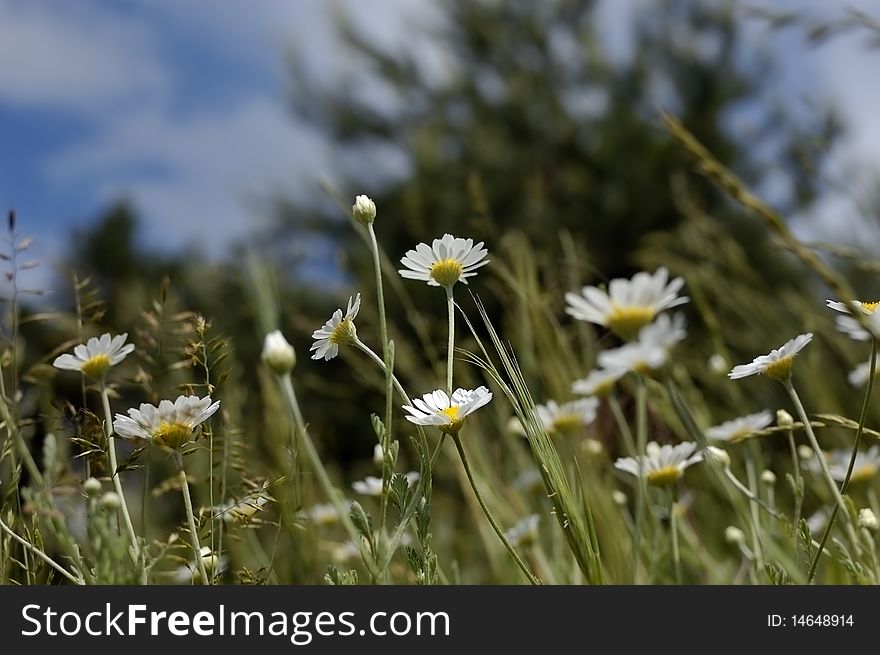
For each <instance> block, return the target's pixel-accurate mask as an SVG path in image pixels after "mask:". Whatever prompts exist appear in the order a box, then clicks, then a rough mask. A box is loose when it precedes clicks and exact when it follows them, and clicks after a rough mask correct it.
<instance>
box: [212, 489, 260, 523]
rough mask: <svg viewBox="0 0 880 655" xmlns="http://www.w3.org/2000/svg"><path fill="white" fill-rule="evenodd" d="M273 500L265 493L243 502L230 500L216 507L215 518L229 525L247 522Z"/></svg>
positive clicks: (250, 497)
mask: <svg viewBox="0 0 880 655" xmlns="http://www.w3.org/2000/svg"><path fill="white" fill-rule="evenodd" d="M270 500H272V499H271V498H270V497H269V496H268V495H266V494H264V493H262V492H261V493H258V494H254V495H251V496H249V497H247V498H245V499H243V500H230V501H228V502H225V503H223V504H222V505H219V506H217V507H214V510H213V512H212V513H213V514H214V516H221V517H223V520H224V521H226V522H227V523H235V522H242V523H244V522H247V521H249V520H250V519H252V518H253V516H254V514H256V513H257V512H259V511H260V510H261V509H263V507H265V506H266V504H267V503H268V502H269V501H270Z"/></svg>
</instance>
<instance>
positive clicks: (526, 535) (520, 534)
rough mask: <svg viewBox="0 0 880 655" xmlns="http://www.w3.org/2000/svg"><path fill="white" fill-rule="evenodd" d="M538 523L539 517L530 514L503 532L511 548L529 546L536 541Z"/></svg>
mask: <svg viewBox="0 0 880 655" xmlns="http://www.w3.org/2000/svg"><path fill="white" fill-rule="evenodd" d="M539 521H540V517H539V516H538V515H537V514H530V515H529V516H527V517H526V518H524V519H522V520H521V521H520V522H519V523H517V524H516V525H514V526H513V527H512V528H510V530H508V531H507V532H505V533H504V536H505V538H506V539H507V541H509V542H510V545H511V546H513V547H517V546H529V545H531V544H533V543H535V541H536V540H537V539H538V522H539Z"/></svg>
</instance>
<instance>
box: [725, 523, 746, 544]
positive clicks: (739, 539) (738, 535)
mask: <svg viewBox="0 0 880 655" xmlns="http://www.w3.org/2000/svg"><path fill="white" fill-rule="evenodd" d="M724 541H726V542H727V543H729V544H736V545H741V544H744V543H745V541H746V535H745V534H743V531H742V530H740V529H739V528H738V527H736V526H734V525H728V526H727V527H726V528H725V529H724Z"/></svg>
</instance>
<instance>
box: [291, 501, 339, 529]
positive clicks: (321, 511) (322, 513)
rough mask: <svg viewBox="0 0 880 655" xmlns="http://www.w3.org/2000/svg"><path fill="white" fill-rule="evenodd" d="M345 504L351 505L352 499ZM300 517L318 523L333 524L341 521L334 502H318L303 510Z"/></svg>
mask: <svg viewBox="0 0 880 655" xmlns="http://www.w3.org/2000/svg"><path fill="white" fill-rule="evenodd" d="M344 505H345V506H346V507H349V506H350V505H351V501H345V502H344ZM299 517H300V518H303V519H306V520H308V521H312V522H313V523H315V524H316V525H333V524H334V523H336V522H338V521H339V512H337V511H336V507H335V506H334V505H333V503H318V504H316V505H312V506H311V507H310V508H309V509H307V510H305V511H304V512H302V513H301V514H300V515H299Z"/></svg>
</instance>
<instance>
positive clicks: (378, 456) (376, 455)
mask: <svg viewBox="0 0 880 655" xmlns="http://www.w3.org/2000/svg"><path fill="white" fill-rule="evenodd" d="M384 463H385V452H384V451H383V450H382V444H380V443H377V444H376V445H375V446H373V464H375V465H376V466H378V467H379V468H382V465H383V464H384Z"/></svg>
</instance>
